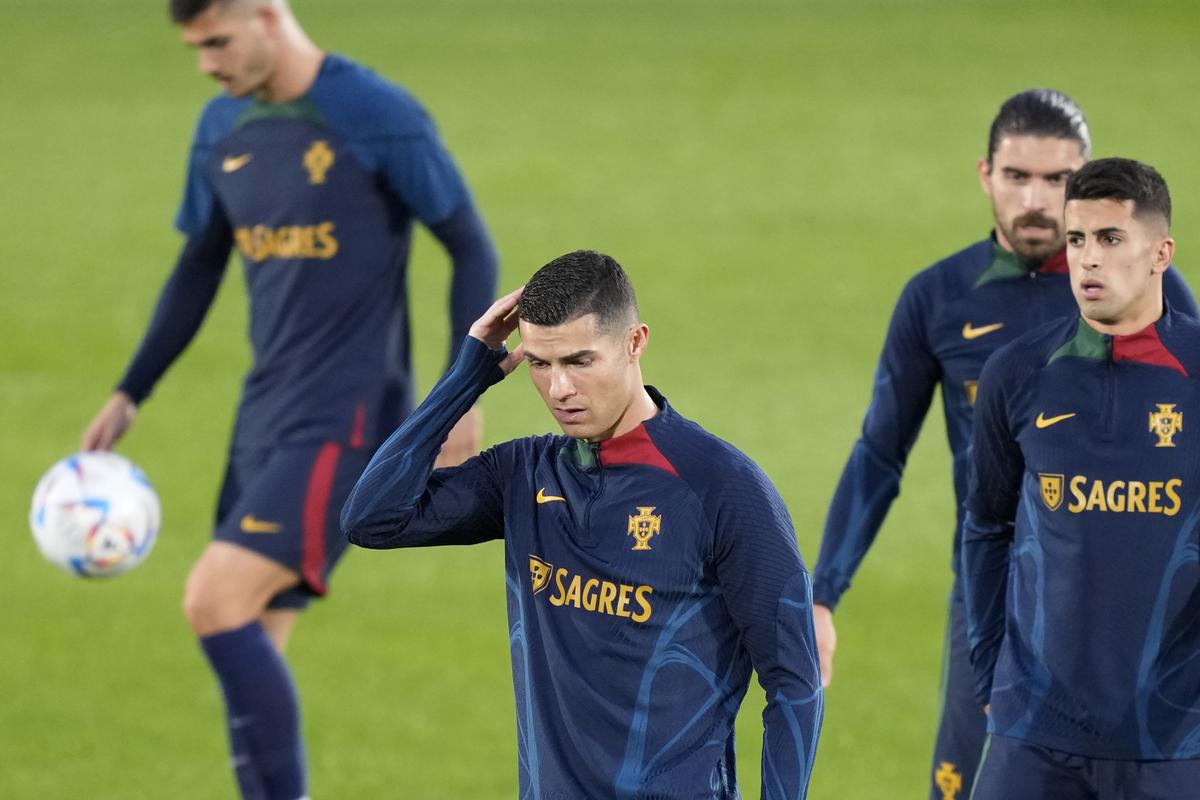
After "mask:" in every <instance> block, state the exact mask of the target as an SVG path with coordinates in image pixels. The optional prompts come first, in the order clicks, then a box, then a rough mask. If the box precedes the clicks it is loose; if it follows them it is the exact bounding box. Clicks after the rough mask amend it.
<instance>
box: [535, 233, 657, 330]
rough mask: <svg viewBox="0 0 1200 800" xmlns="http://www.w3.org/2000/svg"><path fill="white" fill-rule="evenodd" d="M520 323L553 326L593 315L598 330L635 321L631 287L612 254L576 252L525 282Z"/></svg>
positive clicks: (635, 304)
mask: <svg viewBox="0 0 1200 800" xmlns="http://www.w3.org/2000/svg"><path fill="white" fill-rule="evenodd" d="M517 313H518V315H519V317H520V319H522V320H524V321H525V322H529V323H532V324H533V325H542V326H547V327H552V326H555V325H564V324H566V323H568V322H573V321H574V320H576V319H578V318H579V317H583V316H586V315H588V314H595V315H596V316H597V317H598V319H597V327H598V328H599V329H600V330H602V331H606V332H607V331H612V330H613V329H615V328H617V327H621V326H624V325H627V324H630V323H633V322H637V320H638V307H637V297H636V296H635V295H634V293H633V284H631V283H630V282H629V276H628V275H626V274H625V270H623V269H621V265H620V264H618V263H617V260H616V259H615V258H613V257H612V256H606V255H604V254H603V253H597V252H595V251H594V250H576V251H575V252H573V253H567V254H566V255H564V256H559V257H558V258H556V259H554V260H553V261H551V262H550V263H549V264H546V265H545V266H544V267H542V268H541V269H539V270H538V271H537V272H535V273H534V274H533V277H532V278H530V279H529V281H528V282H527V283H526V284H525V291H524V293H523V294H522V295H521V303H520V306H519V310H518V312H517Z"/></svg>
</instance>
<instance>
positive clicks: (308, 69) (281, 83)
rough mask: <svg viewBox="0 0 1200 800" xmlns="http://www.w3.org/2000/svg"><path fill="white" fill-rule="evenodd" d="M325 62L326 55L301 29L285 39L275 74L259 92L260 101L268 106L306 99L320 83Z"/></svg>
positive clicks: (290, 32) (296, 29)
mask: <svg viewBox="0 0 1200 800" xmlns="http://www.w3.org/2000/svg"><path fill="white" fill-rule="evenodd" d="M324 60H325V52H324V51H323V50H321V48H319V47H317V46H316V45H315V44H313V42H312V40H311V39H309V38H308V36H306V35H305V33H304V31H302V30H301V29H300V28H299V26H297V27H296V28H295V30H293V31H289V32H288V34H287V36H286V37H285V39H284V43H283V45H282V49H281V51H280V53H279V63H278V64H277V65H276V67H275V73H274V74H273V75H272V76H271V78H270V80H268V81H267V83H266V84H265V85H264V86H263V89H262V91H261V92H259V94H258V99H259V100H261V101H263V102H265V103H286V102H288V101H290V100H295V99H296V98H298V97H302V96H303V95H304V94H305V93H306V92H307V91H308V90H309V89H310V88H311V87H312V85H313V83H314V82H315V81H316V79H317V73H319V72H320V71H321V63H322V62H323V61H324Z"/></svg>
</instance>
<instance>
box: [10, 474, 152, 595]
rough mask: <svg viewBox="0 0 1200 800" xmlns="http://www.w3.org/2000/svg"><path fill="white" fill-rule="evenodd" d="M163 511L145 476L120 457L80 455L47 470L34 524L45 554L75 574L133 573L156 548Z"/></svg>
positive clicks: (35, 495) (34, 511) (35, 501)
mask: <svg viewBox="0 0 1200 800" xmlns="http://www.w3.org/2000/svg"><path fill="white" fill-rule="evenodd" d="M161 521H162V512H161V510H160V509H159V505H158V495H157V494H155V493H154V487H152V486H151V485H150V482H149V481H148V480H146V475H145V474H144V473H143V472H142V471H141V470H140V469H138V468H137V467H136V466H134V465H133V464H132V463H131V462H130V461H129V460H128V459H126V458H122V457H121V456H119V455H116V454H115V453H102V452H92V453H76V454H75V455H73V456H69V457H67V458H64V459H63V460H62V461H59V462H58V463H57V464H55V465H54V466H52V467H51V468H50V469H49V470H47V472H46V474H45V475H43V476H42V479H41V480H40V481H38V485H37V488H36V489H35V490H34V492H33V505H32V506H31V507H30V509H29V525H30V527H31V528H33V538H34V541H36V542H37V546H38V549H40V550H41V551H42V555H44V556H45V557H46V559H47V560H48V561H49V562H50V563H51V564H54V565H55V566H57V567H59V568H61V569H62V570H63V571H65V572H67V573H68V574H70V575H78V576H81V577H85V578H96V577H109V576H112V575H120V574H121V573H122V572H128V571H129V570H131V569H133V568H134V567H136V566H137V565H138V564H140V563H141V562H142V560H143V559H144V558H145V557H146V556H147V555H148V554H149V553H150V548H152V547H153V546H154V539H155V537H156V536H157V535H158V527H159V523H160V522H161Z"/></svg>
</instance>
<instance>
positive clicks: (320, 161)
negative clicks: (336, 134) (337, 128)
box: [301, 139, 334, 183]
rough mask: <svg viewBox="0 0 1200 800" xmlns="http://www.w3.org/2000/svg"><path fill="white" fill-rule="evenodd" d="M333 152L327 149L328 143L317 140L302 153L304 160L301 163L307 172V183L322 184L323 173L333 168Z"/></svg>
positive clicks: (323, 179) (323, 180)
mask: <svg viewBox="0 0 1200 800" xmlns="http://www.w3.org/2000/svg"><path fill="white" fill-rule="evenodd" d="M333 161H334V157H333V150H331V149H330V148H329V142H327V141H325V140H324V139H317V140H316V141H315V142H313V143H312V145H311V146H310V147H309V148H308V149H307V150H305V151H304V159H303V161H302V162H301V163H303V164H304V168H305V169H306V170H308V182H309V183H324V182H325V173H327V172H329V170H330V168H331V167H333Z"/></svg>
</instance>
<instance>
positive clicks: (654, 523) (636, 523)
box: [628, 506, 662, 550]
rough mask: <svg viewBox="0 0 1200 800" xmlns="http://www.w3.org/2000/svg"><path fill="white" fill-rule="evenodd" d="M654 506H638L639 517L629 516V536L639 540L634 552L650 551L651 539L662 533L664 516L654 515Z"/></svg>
mask: <svg viewBox="0 0 1200 800" xmlns="http://www.w3.org/2000/svg"><path fill="white" fill-rule="evenodd" d="M654 508H655V507H654V506H638V507H637V510H638V513H637V516H634V515H632V514H631V515H630V516H629V533H628V535H629V536H632V537H633V538H634V539H636V540H637V543H636V544H634V546H633V549H634V550H649V549H650V537H651V536H656V535H658V534H659V533H660V532H661V531H662V515H660V514H655V513H654Z"/></svg>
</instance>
